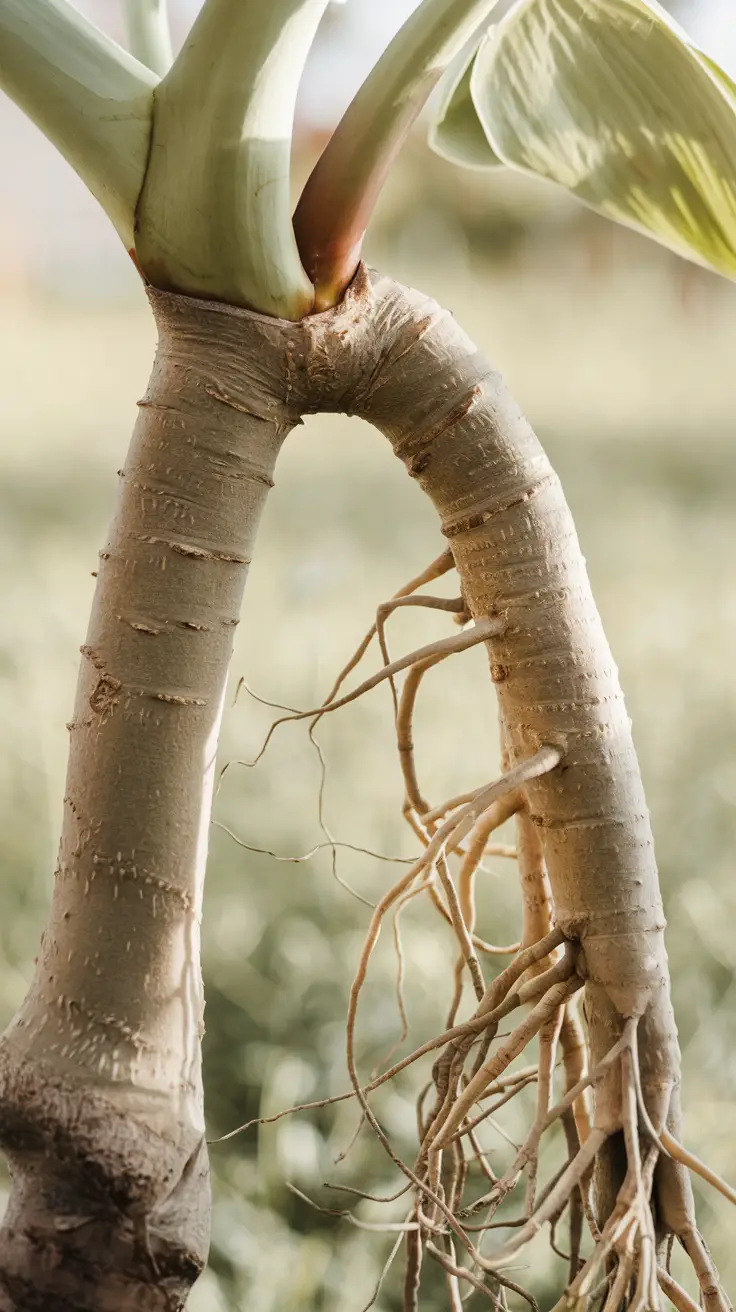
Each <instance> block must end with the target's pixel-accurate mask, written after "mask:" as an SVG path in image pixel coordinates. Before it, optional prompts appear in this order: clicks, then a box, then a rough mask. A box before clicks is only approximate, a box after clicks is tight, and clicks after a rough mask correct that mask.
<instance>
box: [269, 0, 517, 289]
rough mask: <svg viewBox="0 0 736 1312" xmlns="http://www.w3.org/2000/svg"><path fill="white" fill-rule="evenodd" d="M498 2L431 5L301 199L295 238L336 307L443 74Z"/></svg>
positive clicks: (357, 102)
mask: <svg viewBox="0 0 736 1312" xmlns="http://www.w3.org/2000/svg"><path fill="white" fill-rule="evenodd" d="M493 4H494V0H425V2H424V4H422V5H421V6H420V7H419V9H417V10H415V12H414V13H413V14H411V15H410V17H409V18H408V19H407V21H406V22H405V23H404V25H403V27H402V28H401V30H400V31H399V33H398V34H397V36H396V37H395V38H394V40H393V41H392V42H391V43H390V45H389V46H388V48H387V50H386V51H385V52H384V54H383V56H382V57H381V59H380V60H379V61H378V63H377V65H376V67H375V68H374V69H373V71H372V73H371V74H370V76H369V77H368V78H367V79H366V81H365V82H364V83H363V85H362V86H361V88H360V90H359V91H358V93H357V95H356V96H355V98H354V99H353V100H352V101H351V103H350V105H349V106H348V108H347V110H346V111H345V113H344V115H343V117H342V119H341V120H340V122H339V123H338V125H337V127H336V128H335V131H334V132H333V134H332V136H331V138H330V140H329V141H328V143H327V145H326V146H325V149H324V151H323V152H322V155H321V156H320V158H319V160H318V161H317V163H316V165H315V167H314V169H313V170H312V173H311V175H310V177H309V178H308V180H307V183H306V185H305V187H304V190H303V191H302V194H301V196H300V198H299V203H298V205H297V208H296V212H295V214H294V233H295V235H296V240H297V246H298V248H299V254H300V256H301V260H302V264H303V265H304V268H305V269H306V271H307V273H308V275H309V277H310V278H311V280H312V282H313V284H314V289H315V301H314V308H315V310H317V311H321V310H327V309H329V308H330V307H331V306H333V305H336V304H337V302H338V301H339V300H340V297H341V296H342V294H343V292H344V291H345V289H346V287H347V286H348V284H349V283H350V281H351V279H352V278H353V276H354V274H355V271H356V269H357V267H358V262H359V260H360V252H361V249H362V245H363V237H364V236H365V231H366V228H367V227H368V223H369V221H370V217H371V215H372V213H373V210H374V207H375V204H376V201H377V200H378V197H379V195H380V193H381V191H382V190H383V185H384V183H385V181H386V178H387V177H388V174H389V171H390V169H391V167H392V165H393V163H394V160H395V159H396V156H397V154H398V153H399V151H400V149H401V147H402V146H403V144H404V142H405V141H406V138H407V136H408V134H409V131H410V130H411V127H412V125H413V124H414V122H415V120H416V119H417V117H418V115H419V114H420V113H421V111H422V109H423V108H424V106H425V105H426V103H427V101H428V99H429V97H430V96H431V94H432V92H433V91H434V89H435V87H436V85H437V83H438V81H439V79H440V77H441V76H442V73H443V72H444V69H445V68H446V66H447V64H448V62H449V61H450V59H452V57H453V56H454V54H455V53H456V52H457V51H458V50H460V49H461V47H462V46H463V43H464V42H465V40H466V39H467V38H468V37H469V36H470V35H471V33H472V32H473V30H474V29H475V28H476V26H477V24H478V23H479V21H480V20H481V19H482V18H483V17H484V16H485V14H487V13H488V11H489V10H491V9H492V8H493Z"/></svg>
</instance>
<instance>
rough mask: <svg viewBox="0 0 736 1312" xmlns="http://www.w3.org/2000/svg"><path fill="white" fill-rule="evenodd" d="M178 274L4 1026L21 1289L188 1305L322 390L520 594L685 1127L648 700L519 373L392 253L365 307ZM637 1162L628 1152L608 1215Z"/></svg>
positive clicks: (608, 1118) (106, 566)
mask: <svg viewBox="0 0 736 1312" xmlns="http://www.w3.org/2000/svg"><path fill="white" fill-rule="evenodd" d="M153 301H154V308H155V310H156V314H157V318H158V321H159V326H160V331H161V346H160V350H159V356H158V359H157V364H156V367H155V370H154V375H153V379H152V383H151V388H150V390H149V393H148V396H147V398H146V401H145V402H144V406H143V409H142V412H141V418H140V420H139V424H138V428H137V430H136V436H135V438H134V443H133V448H132V451H131V456H130V458H129V461H128V464H127V465H126V470H125V475H124V478H123V482H122V490H121V496H120V502H119V508H118V513H117V516H116V519H115V523H114V525H113V530H112V534H111V538H110V542H109V544H108V546H107V548H106V550H105V552H104V553H103V559H102V562H101V567H100V580H99V586H98V592H97V598H96V601H95V607H94V611H93V616H92V621H91V628H90V633H89V635H88V638H87V642H86V644H85V647H84V649H83V652H84V657H83V662H82V670H81V674H80V685H79V695H78V700H77V707H76V710H75V717H74V722H73V727H72V730H71V738H72V746H71V759H70V772H69V784H68V798H67V807H66V820H65V828H64V835H63V838H62V845H61V857H60V863H59V869H58V871H57V876H56V884H55V893H54V903H53V910H52V917H51V922H50V925H49V928H48V929H47V931H46V935H45V937H44V944H43V948H42V952H41V956H40V958H39V965H38V971H37V975H36V979H35V982H34V984H33V987H32V989H31V992H30V994H29V997H28V999H27V1000H26V1002H25V1003H24V1006H23V1008H22V1009H21V1012H20V1013H19V1015H18V1016H17V1017H16V1019H15V1021H14V1022H13V1025H12V1026H11V1028H10V1030H9V1031H8V1032H7V1034H6V1035H5V1037H4V1040H3V1043H2V1048H1V1049H0V1097H1V1103H2V1113H1V1115H0V1140H1V1141H2V1143H3V1144H4V1146H5V1149H6V1151H7V1152H8V1154H9V1156H10V1159H11V1163H12V1166H13V1171H14V1179H15V1186H14V1195H13V1202H12V1205H11V1209H10V1213H9V1217H8V1219H7V1221H6V1225H5V1229H4V1231H3V1234H2V1237H1V1239H0V1290H3V1289H4V1291H5V1292H4V1294H0V1308H4V1309H11V1308H12V1309H25V1308H29V1309H30V1308H35V1307H47V1306H48V1307H51V1306H53V1307H54V1308H57V1309H59V1312H63V1310H64V1309H67V1308H68V1309H72V1308H74V1309H92V1308H95V1309H103V1308H110V1309H113V1308H115V1309H117V1308H127V1307H136V1308H149V1307H150V1308H159V1307H162V1308H164V1307H166V1308H169V1307H171V1308H176V1307H180V1306H181V1305H182V1299H183V1297H184V1295H185V1292H186V1288H187V1286H188V1283H189V1282H190V1281H191V1279H192V1278H193V1276H194V1275H195V1274H196V1270H197V1268H198V1265H199V1264H200V1263H201V1261H202V1259H203V1256H204V1250H205V1247H206V1237H205V1236H206V1212H207V1188H206V1169H205V1166H204V1153H203V1149H202V1111H201V1085H200V1074H199V1062H200V1052H199V1033H198V1030H199V1026H200V1021H201V1008H202V995H201V984H200V978H199V957H198V918H199V910H200V904H201V891H202V878H203V872H204V858H205V853H206V832H207V825H208V820H209V791H208V790H209V784H208V782H207V771H208V769H209V768H210V767H211V764H212V759H213V753H214V750H215V745H216V736H217V727H218V724H219V713H220V706H221V700H222V693H223V688H224V683H225V678H226V672H227V664H228V659H229V655H230V649H231V639H232V626H233V624H234V623H235V622H236V620H237V615H238V609H239V604H240V596H241V592H242V586H243V582H244V578H245V572H246V569H247V561H248V559H249V557H250V553H251V548H252V540H253V535H254V532H255V527H256V524H257V521H258V516H259V513H260V508H261V505H262V502H263V499H264V497H265V494H266V491H267V488H268V486H269V485H270V478H271V471H272V468H273V463H274V460H275V458H276V454H277V452H278V448H279V445H280V443H281V441H282V439H283V437H284V435H285V433H286V432H287V431H288V429H289V427H290V426H291V425H292V424H293V423H295V422H297V419H298V416H299V414H302V413H305V412H309V411H316V410H340V411H346V412H348V413H354V414H358V415H361V416H363V417H364V418H366V419H368V420H370V421H371V422H372V423H373V424H375V425H376V426H377V427H378V428H380V429H381V430H382V431H383V432H384V433H385V434H386V435H387V437H388V438H389V439H390V441H391V443H392V445H393V447H394V450H395V452H396V454H397V455H398V456H399V457H400V458H401V459H402V460H403V461H404V463H405V464H406V466H407V468H408V470H409V473H410V474H411V475H412V477H415V478H416V479H417V480H418V481H419V483H420V484H421V486H422V487H423V488H424V490H425V491H426V492H427V493H428V495H429V496H430V497H431V499H432V500H433V502H434V504H435V506H436V508H437V511H438V514H439V516H440V519H441V523H442V528H443V532H444V533H445V535H446V537H447V538H448V540H449V542H450V545H451V548H452V552H453V555H454V559H455V563H456V566H457V569H458V571H459V574H460V577H461V581H462V591H463V597H464V599H465V601H466V602H467V604H468V606H469V608H470V610H471V612H472V614H473V616H474V617H475V619H476V620H480V619H484V618H491V617H502V619H503V621H504V632H503V636H501V637H497V638H494V639H492V640H491V641H489V643H488V648H489V656H490V664H491V674H492V678H493V682H494V684H495V686H496V690H497V692H498V696H499V699H500V703H501V712H502V717H503V722H504V725H505V730H506V733H507V735H508V746H509V752H510V758H511V764H512V765H513V764H515V763H518V762H521V761H524V760H526V759H528V758H529V757H532V756H534V754H535V753H537V752H538V750H539V749H540V748H541V747H542V746H544V745H545V744H546V745H551V746H553V747H556V748H559V750H560V751H561V753H562V761H561V763H560V765H559V766H558V767H557V768H556V769H554V770H552V771H551V772H550V773H548V774H546V775H544V776H543V777H540V778H539V779H536V780H534V782H532V783H529V784H528V785H526V797H527V800H528V805H529V808H530V811H531V814H532V816H533V820H534V824H535V826H536V830H537V833H538V835H539V838H540V839H541V843H542V847H543V854H544V861H545V864H546V868H547V871H548V875H549V882H550V889H551V895H552V908H553V915H554V921H555V924H556V926H557V927H558V928H559V929H561V930H562V932H563V933H564V935H565V937H566V938H567V939H568V940H569V941H571V942H572V943H573V944H574V945H575V946H576V948H577V949H578V951H577V954H576V956H575V960H576V961H577V963H578V965H577V969H578V970H579V971H580V972H581V973H582V974H583V975H584V977H585V979H586V988H585V993H586V1012H587V1017H588V1027H589V1038H590V1048H591V1059H592V1061H593V1062H597V1061H598V1060H599V1059H600V1058H601V1057H603V1056H604V1054H605V1053H606V1052H608V1050H609V1049H610V1048H611V1047H612V1045H613V1044H614V1042H615V1041H616V1040H617V1039H618V1038H619V1037H620V1035H621V1033H622V1030H623V1027H624V1023H625V1021H626V1019H627V1018H629V1017H634V1016H636V1017H640V1018H641V1020H640V1025H639V1030H638V1041H639V1058H640V1065H641V1071H642V1081H643V1088H644V1097H645V1101H646V1104H647V1107H648V1110H649V1114H650V1116H651V1118H652V1120H653V1121H654V1122H655V1125H658V1126H660V1125H662V1124H663V1123H664V1122H665V1120H667V1119H669V1121H670V1124H671V1125H673V1126H674V1127H675V1128H676V1125H677V1118H678V1098H677V1090H678V1085H679V1052H678V1046H677V1036H676V1030H675V1024H674V1019H673V1015H672V1008H671V1004H670V999H669V978H668V970H667V958H666V953H665V948H664V940H663V930H664V918H663V914H662V904H661V898H660V894H659V886H658V879H657V870H656V865H655V862H654V854H653V847H652V837H651V831H650V826H649V819H648V814H647V809H646V804H645V801H644V796H643V789H642V785H641V779H640V775H639V770H638V765H637V761H636V755H635V752H634V747H633V743H632V738H631V728H630V723H629V720H628V717H627V715H626V711H625V707H624V703H623V698H622V695H621V691H620V687H619V684H618V679H617V674H616V669H615V665H614V663H613V660H612V657H611V654H610V651H609V648H608V645H607V643H606V640H605V637H604V634H603V630H602V626H601V622H600V618H599V616H598V613H597V611H596V608H595V605H594V602H593V598H592V595H591V592H590V587H589V584H588V581H587V576H586V573H585V566H584V562H583V558H582V555H581V553H580V549H579V546H578V543H577V539H576V536H575V531H574V527H573V524H572V519H571V516H570V513H569V510H568V508H567V506H566V504H565V501H564V497H563V495H562V491H561V489H560V485H559V482H558V480H557V479H556V477H555V475H554V473H553V471H552V469H551V468H550V466H549V463H548V461H547V459H546V457H545V455H544V453H543V451H542V450H541V447H540V446H539V444H538V442H537V440H536V438H535V437H534V434H533V433H532V431H531V429H530V428H529V426H528V424H527V423H526V421H525V420H524V419H523V418H522V416H521V415H520V414H519V411H518V409H517V407H516V405H515V404H514V402H513V401H512V400H511V398H510V397H509V396H508V394H507V393H506V391H505V389H504V387H503V384H502V382H501V380H500V379H499V377H498V375H496V374H495V373H494V372H493V371H492V370H491V369H490V367H489V365H488V364H487V362H486V361H485V360H484V359H483V357H482V356H481V355H480V354H479V353H478V351H477V350H476V348H475V346H474V345H473V343H472V342H470V341H469V339H468V338H467V337H466V336H465V334H464V333H463V332H462V330H461V329H460V328H458V327H457V326H456V325H455V323H454V321H453V320H452V318H451V316H449V315H448V314H446V313H445V312H443V311H441V310H440V309H438V307H437V306H436V305H435V304H434V303H433V302H431V301H428V300H427V299H426V298H424V297H422V296H420V295H419V294H418V293H414V292H408V291H407V290H406V289H404V288H401V287H399V286H398V285H397V284H395V283H393V282H391V281H390V280H388V279H383V278H381V277H379V276H378V275H373V274H369V273H368V272H367V271H366V270H365V269H361V270H360V271H359V274H358V276H357V277H356V280H355V282H354V283H353V285H352V287H351V288H350V289H349V291H348V294H347V296H346V298H345V300H344V302H343V303H342V304H341V305H340V306H338V307H337V308H336V309H334V310H331V311H328V312H326V313H325V314H322V315H316V316H313V317H311V318H308V319H306V320H304V321H302V322H301V323H298V324H292V323H284V322H280V321H278V322H277V321H274V320H269V319H266V318H264V317H262V316H259V315H256V314H250V313H248V312H247V311H240V310H233V309H229V308H228V307H223V306H218V305H217V304H205V303H201V302H195V301H191V300H188V299H186V298H182V297H176V296H167V295H162V294H156V295H154V297H153ZM618 1070H619V1068H618V1066H612V1067H611V1068H610V1071H609V1073H608V1074H607V1076H606V1078H605V1079H604V1080H602V1081H601V1082H600V1084H599V1085H598V1087H597V1089H596V1112H595V1125H596V1127H597V1129H598V1130H599V1131H601V1132H609V1133H613V1132H616V1131H618V1130H619V1129H620V1126H621V1097H620V1082H619V1074H618ZM598 1137H600V1136H598ZM596 1142H597V1140H596ZM614 1142H615V1141H614ZM614 1166H615V1164H614ZM62 1180H63V1187H61V1185H60V1182H61V1181H62ZM663 1182H664V1193H665V1195H666V1199H667V1208H664V1209H663V1213H662V1215H663V1216H665V1218H666V1217H670V1218H671V1221H670V1222H669V1223H670V1224H671V1225H672V1228H677V1227H678V1226H681V1227H682V1226H685V1224H686V1223H687V1224H689V1217H690V1216H691V1210H689V1209H690V1203H689V1200H688V1196H687V1186H686V1182H683V1179H682V1172H680V1171H679V1170H678V1169H675V1168H672V1169H669V1168H668V1171H666V1172H665V1173H664V1181H663ZM614 1183H615V1169H613V1170H605V1169H603V1170H600V1169H599V1202H600V1207H601V1210H602V1211H603V1212H604V1213H605V1212H606V1211H607V1210H610V1207H611V1205H612V1192H611V1191H612V1187H613V1184H614ZM683 1218H685V1219H683ZM92 1252H94V1254H95V1257H94V1260H93V1261H92V1259H91V1257H90V1254H91V1253H92ZM151 1255H153V1257H154V1258H155V1259H156V1261H157V1263H158V1267H159V1272H158V1274H156V1272H155V1271H154V1268H153V1266H152V1263H151ZM126 1282H127V1283H126ZM52 1295H53V1302H49V1301H48V1300H49V1299H50V1298H51V1297H52ZM3 1299H4V1301H3ZM44 1299H45V1300H47V1301H44Z"/></svg>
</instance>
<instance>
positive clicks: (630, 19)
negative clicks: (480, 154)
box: [471, 0, 736, 278]
mask: <svg viewBox="0 0 736 1312" xmlns="http://www.w3.org/2000/svg"><path fill="white" fill-rule="evenodd" d="M471 94H472V97H473V100H474V103H475V106H476V109H477V111H478V114H479V117H480V120H481V122H482V124H483V126H484V128H485V130H486V133H487V135H488V138H489V140H490V142H491V146H492V148H493V150H494V151H495V152H496V153H497V154H498V156H499V157H500V159H501V160H503V162H504V163H506V164H508V165H509V166H510V167H513V168H517V169H521V170H522V171H524V172H529V173H534V174H537V175H540V176H541V177H544V178H549V179H550V180H551V181H553V182H556V183H559V184H560V185H561V186H562V187H564V188H566V190H568V191H569V192H571V193H572V194H573V195H574V196H576V197H577V198H578V199H579V200H581V201H583V202H584V203H585V204H587V205H589V206H591V207H592V208H593V209H596V210H598V211H600V212H601V213H603V214H605V215H607V216H608V217H609V218H612V219H616V220H618V221H619V222H621V223H624V224H627V225H628V226H630V227H634V228H637V229H638V230H639V231H642V232H644V233H646V234H647V235H649V236H650V237H653V238H654V239H655V240H657V241H659V242H661V243H662V244H663V245H665V246H668V247H670V248H671V249H672V250H675V251H677V252H678V253H679V254H681V255H684V256H686V257H687V258H689V259H691V260H695V261H696V262H698V263H700V264H703V265H705V266H706V267H709V268H712V269H715V270H716V271H717V272H719V273H722V274H725V275H726V276H728V277H731V278H736V89H735V88H734V84H733V82H731V81H730V79H729V78H728V77H727V75H726V74H725V73H724V72H723V71H722V70H721V69H719V68H718V66H717V65H716V64H714V63H713V61H711V60H709V59H708V58H707V57H706V56H703V55H701V54H700V52H699V51H697V50H696V49H695V48H694V47H693V46H692V45H691V44H690V43H689V42H688V39H687V37H686V35H685V33H683V32H682V31H681V30H680V29H679V28H678V27H677V25H676V24H675V23H674V22H673V20H672V19H671V18H669V16H668V15H667V14H665V12H664V10H662V9H660V7H659V5H656V4H655V3H653V0H651V2H650V3H645V0H519V3H517V4H516V5H515V6H514V8H513V9H512V10H511V11H510V12H509V13H508V14H507V15H506V17H505V18H504V19H503V20H502V21H501V22H500V23H499V24H498V26H497V27H496V28H494V30H493V32H492V33H491V34H490V35H489V37H488V38H487V39H486V40H485V41H484V43H483V44H482V45H481V47H480V49H479V51H478V54H477V56H476V59H475V63H474V66H473V71H472V75H471Z"/></svg>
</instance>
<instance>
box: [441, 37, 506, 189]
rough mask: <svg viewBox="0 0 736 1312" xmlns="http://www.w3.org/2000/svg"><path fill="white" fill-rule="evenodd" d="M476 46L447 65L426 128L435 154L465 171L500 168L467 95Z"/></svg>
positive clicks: (463, 52) (468, 93) (470, 99)
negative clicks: (432, 112)
mask: <svg viewBox="0 0 736 1312" xmlns="http://www.w3.org/2000/svg"><path fill="white" fill-rule="evenodd" d="M476 50H477V46H476V45H473V46H472V48H471V49H470V50H467V49H466V50H462V51H461V52H460V54H459V55H458V56H457V57H456V58H455V59H454V60H453V61H452V63H451V64H449V65H448V67H447V69H446V70H445V72H444V73H443V75H442V78H441V80H440V83H439V87H438V91H437V105H436V108H435V115H434V119H433V121H432V125H431V127H430V129H429V145H430V147H431V149H432V150H433V151H434V152H435V154H436V155H441V156H442V158H443V159H448V160H449V161H450V163H451V164H460V165H461V166H462V167H463V168H467V169H495V168H499V167H503V166H502V164H501V160H500V159H499V158H498V155H496V154H495V152H494V151H493V150H492V149H491V146H490V144H489V141H488V137H487V136H486V134H485V131H484V128H483V125H482V123H481V121H480V119H479V118H478V113H477V110H476V108H475V105H474V104H473V101H472V97H471V95H470V75H471V73H472V71H473V62H474V60H475V55H476Z"/></svg>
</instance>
